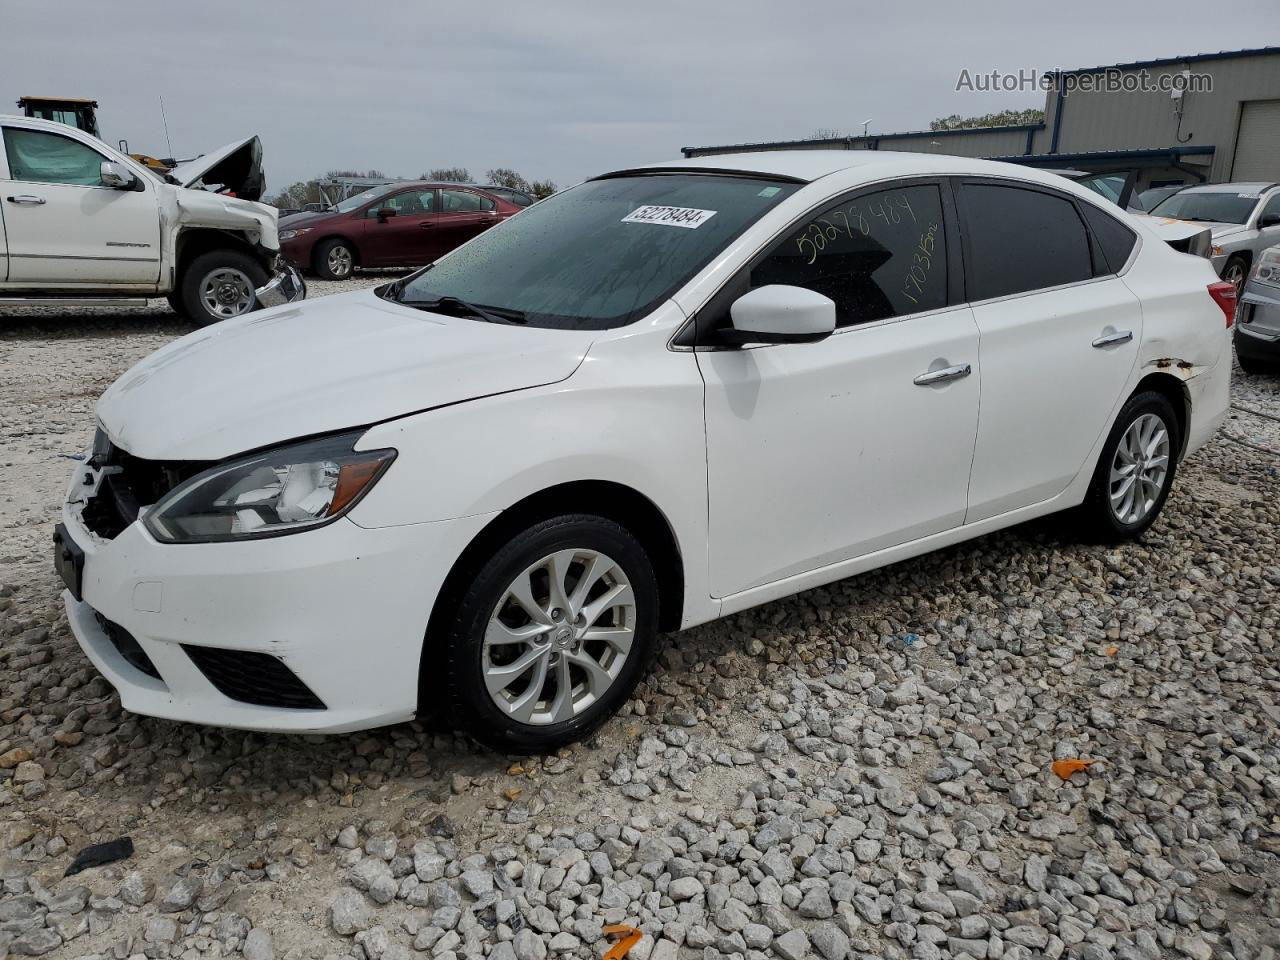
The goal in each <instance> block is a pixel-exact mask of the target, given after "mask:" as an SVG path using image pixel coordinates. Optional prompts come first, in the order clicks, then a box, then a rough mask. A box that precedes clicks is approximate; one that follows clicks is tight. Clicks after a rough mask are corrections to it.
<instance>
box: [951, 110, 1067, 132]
mask: <svg viewBox="0 0 1280 960" xmlns="http://www.w3.org/2000/svg"><path fill="white" fill-rule="evenodd" d="M1027 123H1044V111H1043V110H1037V109H1035V108H1032V109H1029V110H1001V111H1000V112H998V113H984V114H983V115H982V116H980V117H962V116H960V114H958V113H953V114H951V116H949V117H938V119H936V120H930V121H929V129H930V130H969V129H972V128H973V127H1015V126H1021V125H1023V124H1027Z"/></svg>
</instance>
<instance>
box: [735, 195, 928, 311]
mask: <svg viewBox="0 0 1280 960" xmlns="http://www.w3.org/2000/svg"><path fill="white" fill-rule="evenodd" d="M945 248H946V236H945V234H944V230H943V224H942V197H941V195H940V194H939V192H938V188H937V187H936V186H934V185H933V184H922V185H917V186H909V187H900V188H897V189H892V190H880V191H877V192H875V193H869V194H862V195H860V196H857V197H855V198H853V199H848V198H846V199H844V200H841V201H840V202H839V203H836V204H834V205H833V206H830V207H827V208H826V209H825V210H822V211H820V212H819V213H817V214H815V215H814V216H812V217H810V218H809V219H808V220H807V221H806V222H805V223H804V224H803V225H802V226H801V227H799V228H798V229H797V230H794V231H792V232H791V233H790V234H788V235H787V236H786V237H785V238H784V239H783V240H782V241H780V242H779V243H778V244H777V245H776V246H775V247H774V248H773V250H771V251H770V252H769V254H768V255H767V256H766V257H765V258H764V259H763V260H761V261H760V262H759V263H758V264H757V265H756V266H755V267H754V268H753V269H752V270H751V286H752V287H753V288H754V287H763V286H767V285H769V284H774V283H781V284H788V285H791V286H796V287H805V288H807V289H809V290H813V291H815V292H817V293H820V294H822V295H823V296H825V297H830V298H831V299H832V300H834V301H835V304H836V323H837V325H839V326H842V327H847V326H850V325H852V324H855V323H868V322H870V321H873V320H884V319H886V318H888V317H897V316H902V315H904V314H909V313H921V312H923V311H925V310H936V309H938V308H939V307H945V306H946V305H947V257H946V249H945Z"/></svg>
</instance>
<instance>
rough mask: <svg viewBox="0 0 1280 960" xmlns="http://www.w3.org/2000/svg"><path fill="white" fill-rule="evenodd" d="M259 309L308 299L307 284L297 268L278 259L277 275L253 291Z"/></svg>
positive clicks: (282, 259) (281, 258) (280, 258)
mask: <svg viewBox="0 0 1280 960" xmlns="http://www.w3.org/2000/svg"><path fill="white" fill-rule="evenodd" d="M253 295H254V298H255V300H256V302H257V305H258V307H259V308H260V309H261V308H265V307H278V306H280V305H281V304H285V303H294V302H296V301H298V300H305V299H306V298H307V284H306V281H304V280H303V279H302V274H300V273H299V272H298V271H297V269H296V268H294V267H293V265H291V264H290V263H289V262H288V261H286V260H285V259H284V257H278V258H277V259H276V267H275V274H274V275H273V276H272V277H271V279H270V280H268V281H267V282H266V283H264V284H263V285H262V286H260V287H258V289H256V290H254V291H253Z"/></svg>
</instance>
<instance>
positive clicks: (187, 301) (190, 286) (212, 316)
mask: <svg viewBox="0 0 1280 960" xmlns="http://www.w3.org/2000/svg"><path fill="white" fill-rule="evenodd" d="M266 282H267V271H266V270H264V269H263V268H262V265H261V264H260V263H258V261H256V260H254V259H253V257H251V256H249V255H248V254H246V253H241V252H240V251H239V250H210V251H209V252H208V253H202V254H200V256H198V257H196V258H195V259H194V260H192V261H191V263H190V265H189V266H188V267H187V269H186V272H185V273H183V275H182V279H181V280H180V281H179V282H178V290H177V298H176V300H177V302H176V303H175V298H173V297H172V296H171V297H170V300H169V303H170V304H171V305H173V306H175V307H176V308H180V309H179V312H180V313H183V314H185V315H186V316H187V318H188V319H190V320H191V321H192V322H194V323H196V324H198V325H199V326H202V327H204V326H208V325H209V324H211V323H217V322H218V321H219V320H229V319H231V318H232V317H239V316H242V315H243V314H246V313H248V312H249V311H250V310H252V309H253V308H254V307H255V306H257V301H256V299H255V297H254V290H256V289H257V288H258V287H260V286H262V285H263V284H264V283H266Z"/></svg>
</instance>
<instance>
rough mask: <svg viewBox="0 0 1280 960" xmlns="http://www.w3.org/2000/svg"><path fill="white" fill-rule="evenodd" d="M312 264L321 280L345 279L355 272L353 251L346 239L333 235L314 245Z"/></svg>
mask: <svg viewBox="0 0 1280 960" xmlns="http://www.w3.org/2000/svg"><path fill="white" fill-rule="evenodd" d="M313 266H314V267H315V271H316V276H318V277H320V278H321V279H322V280H346V279H347V278H348V277H350V276H351V274H352V273H354V272H355V268H356V255H355V251H353V250H352V249H351V244H349V243H348V242H347V241H346V240H343V239H342V238H341V237H333V238H332V239H329V240H325V241H324V242H323V243H321V244H320V245H319V246H317V247H316V252H315V258H314V262H313Z"/></svg>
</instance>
